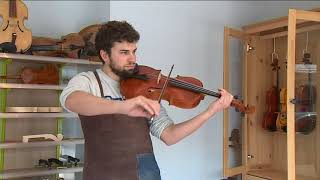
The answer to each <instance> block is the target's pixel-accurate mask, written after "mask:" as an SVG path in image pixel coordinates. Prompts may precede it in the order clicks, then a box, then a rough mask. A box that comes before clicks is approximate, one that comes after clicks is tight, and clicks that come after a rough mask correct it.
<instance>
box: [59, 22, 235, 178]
mask: <svg viewBox="0 0 320 180" xmlns="http://www.w3.org/2000/svg"><path fill="white" fill-rule="evenodd" d="M139 38H140V36H139V33H138V32H137V31H136V30H135V29H134V28H133V27H132V26H131V25H130V24H128V23H127V22H125V21H109V22H108V23H106V24H104V25H103V26H102V27H101V29H100V30H99V32H98V33H97V35H96V40H95V45H96V50H97V52H98V54H99V56H100V59H101V60H102V62H103V66H102V68H101V69H97V70H96V71H95V72H83V73H80V74H78V75H76V76H75V77H73V78H72V79H71V80H70V82H69V83H68V86H67V87H66V88H65V89H64V90H63V92H62V94H61V97H60V101H61V104H62V106H63V107H64V108H66V109H67V110H69V111H72V112H75V113H78V115H79V117H80V120H81V125H82V129H83V133H84V138H85V165H84V173H83V176H84V179H86V180H102V179H103V180H109V179H110V180H160V179H161V178H160V171H159V167H158V165H157V162H156V160H155V157H154V155H153V150H152V143H151V139H150V135H149V131H150V132H151V134H152V135H154V136H156V137H158V138H159V139H161V140H162V141H163V142H164V143H165V144H167V145H172V144H175V143H177V142H178V141H180V140H181V139H183V138H185V137H186V136H188V135H190V134H191V133H193V132H194V131H195V130H197V129H198V128H199V127H200V126H201V125H202V124H204V123H205V122H206V121H207V120H208V119H210V118H211V117H212V116H213V115H214V114H215V113H216V112H218V111H220V110H222V109H224V108H227V107H228V106H229V105H230V103H231V101H232V99H233V96H232V95H231V94H229V93H228V92H227V91H225V90H220V93H221V98H219V99H218V100H216V101H214V102H213V103H211V104H210V105H209V106H208V108H207V109H206V110H205V111H203V112H202V113H200V114H199V115H197V116H195V117H193V118H191V119H190V120H187V121H184V122H183V123H180V124H174V123H173V121H172V120H171V119H170V118H169V117H168V115H167V113H166V111H165V109H164V108H163V107H162V106H161V105H160V104H159V103H158V102H157V101H154V100H151V99H147V98H145V97H143V96H138V97H135V98H132V99H127V100H124V99H123V97H122V95H121V93H120V90H119V81H120V79H121V77H123V76H126V75H130V74H132V73H133V69H134V67H135V65H136V51H137V42H138V40H139ZM101 97H102V98H101ZM151 117H154V119H153V120H152V121H150V119H151Z"/></svg>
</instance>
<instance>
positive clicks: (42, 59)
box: [0, 53, 102, 65]
mask: <svg viewBox="0 0 320 180" xmlns="http://www.w3.org/2000/svg"><path fill="white" fill-rule="evenodd" d="M1 59H14V60H18V61H24V62H27V61H30V62H44V63H56V64H79V65H101V64H102V63H101V62H94V61H89V60H86V59H73V58H62V57H48V56H33V55H24V54H11V53H0V60H1Z"/></svg>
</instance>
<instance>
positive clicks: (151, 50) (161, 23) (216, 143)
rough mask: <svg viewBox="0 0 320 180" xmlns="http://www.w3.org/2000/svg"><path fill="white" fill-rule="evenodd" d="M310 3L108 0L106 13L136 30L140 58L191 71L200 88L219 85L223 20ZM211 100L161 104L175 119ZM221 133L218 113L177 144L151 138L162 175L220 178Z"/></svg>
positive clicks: (167, 179) (240, 21)
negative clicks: (191, 104)
mask: <svg viewBox="0 0 320 180" xmlns="http://www.w3.org/2000/svg"><path fill="white" fill-rule="evenodd" d="M316 6H318V7H319V6H320V2H319V1H309V2H306V1H304V2H298V1H293V2H289V1H287V2H275V1H258V2H250V1H212V2H210V1H203V2H201V1H174V2H171V1H162V2H161V1H154V2H152V1H111V4H110V7H111V9H110V13H111V14H110V19H111V20H127V21H128V22H130V23H131V24H132V25H133V26H135V27H136V29H137V30H138V31H139V32H140V34H141V40H140V43H139V44H140V45H139V50H138V62H139V63H140V64H146V65H149V66H153V67H155V68H157V69H162V70H163V73H164V74H167V73H168V71H169V69H170V67H171V65H172V64H175V68H174V70H173V76H172V77H175V76H176V75H185V76H193V77H197V78H199V79H200V80H202V82H203V83H204V86H205V87H206V88H208V89H212V90H216V89H217V88H218V87H221V86H222V85H223V28H224V26H225V25H228V26H231V27H241V26H242V25H246V24H251V23H254V22H258V21H260V20H266V19H269V18H273V17H278V16H284V15H286V14H287V12H288V7H300V8H302V9H312V8H315V7H316ZM234 68H235V69H232V70H234V71H236V70H237V68H238V67H234ZM213 100H214V98H211V97H206V98H205V100H204V101H203V102H202V103H201V104H200V106H198V107H197V108H195V109H192V110H183V109H178V108H175V107H168V106H166V107H167V110H168V113H169V115H170V116H171V117H172V118H173V119H174V120H175V122H176V123H179V122H182V121H184V120H186V119H187V118H190V117H192V116H194V115H196V114H197V113H199V112H201V111H203V110H204V109H205V108H206V106H207V105H208V103H209V102H211V101H213ZM164 103H165V102H164ZM165 104H166V103H165ZM222 136H223V134H222V113H219V114H217V115H216V116H215V117H213V118H212V119H211V120H210V121H209V122H207V123H206V124H205V125H204V126H203V127H202V128H201V129H200V130H199V131H197V132H196V133H194V134H193V135H191V136H190V137H188V138H187V139H185V140H183V141H181V142H180V143H179V144H176V145H173V146H170V147H167V146H165V145H164V144H163V143H162V142H160V141H159V140H157V139H154V138H153V144H154V149H155V153H156V157H157V160H158V163H159V166H160V169H161V173H162V178H163V180H218V179H221V178H222Z"/></svg>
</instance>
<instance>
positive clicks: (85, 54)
mask: <svg viewBox="0 0 320 180" xmlns="http://www.w3.org/2000/svg"><path fill="white" fill-rule="evenodd" d="M101 26H102V25H101V24H93V25H90V26H87V27H85V28H83V29H81V31H79V33H78V34H79V35H80V36H82V38H83V40H84V43H85V47H86V48H85V49H84V50H83V51H82V52H81V53H80V58H81V59H89V60H90V61H97V62H100V58H99V56H98V53H97V51H96V48H95V38H96V34H97V32H98V31H99V29H100V28H101Z"/></svg>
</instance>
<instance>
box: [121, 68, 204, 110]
mask: <svg viewBox="0 0 320 180" xmlns="http://www.w3.org/2000/svg"><path fill="white" fill-rule="evenodd" d="M144 74H148V75H149V76H150V77H154V78H153V79H152V80H150V81H145V80H142V79H137V78H127V79H124V80H122V81H120V86H121V87H122V88H120V89H121V94H123V95H124V96H125V98H126V99H130V98H133V97H136V96H137V94H140V95H143V96H145V97H147V98H149V99H153V100H158V98H159V96H160V93H161V90H162V87H163V85H164V83H165V80H166V77H164V76H163V75H161V71H160V70H155V69H153V68H150V67H147V66H139V74H138V75H144ZM158 77H159V78H158ZM150 79H151V78H150ZM175 79H178V80H181V81H184V82H188V83H191V84H194V85H197V86H201V87H202V83H201V81H199V80H198V79H195V78H192V77H183V76H177V77H176V78H175ZM124 84H125V86H124ZM137 84H139V88H132V87H134V86H136V85H137ZM162 99H164V100H166V101H168V102H169V105H174V106H177V107H180V108H184V109H190V108H194V107H196V106H197V105H198V104H199V103H200V101H201V100H203V99H204V95H203V94H200V93H195V92H192V91H188V90H186V89H180V88H177V87H174V86H172V85H170V83H169V84H168V86H167V89H166V90H165V92H164V94H163V96H162Z"/></svg>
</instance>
